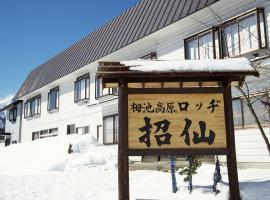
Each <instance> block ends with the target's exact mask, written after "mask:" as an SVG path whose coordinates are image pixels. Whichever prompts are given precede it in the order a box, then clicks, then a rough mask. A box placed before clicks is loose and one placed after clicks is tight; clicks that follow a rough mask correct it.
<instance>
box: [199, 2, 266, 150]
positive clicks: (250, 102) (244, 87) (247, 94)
mask: <svg viewBox="0 0 270 200" xmlns="http://www.w3.org/2000/svg"><path fill="white" fill-rule="evenodd" d="M208 9H209V11H210V13H211V15H212V16H213V17H214V18H215V20H216V21H217V23H218V24H219V29H220V30H221V31H220V32H221V33H222V35H221V36H222V37H221V38H223V41H222V42H224V47H225V51H226V56H227V57H231V55H230V51H229V49H230V48H232V46H229V42H228V40H227V37H226V35H225V32H224V26H223V24H224V20H223V19H222V17H221V16H220V14H218V13H217V12H215V11H214V10H213V9H212V8H211V7H208ZM203 25H205V23H203ZM257 25H258V24H257ZM240 28H242V29H245V31H249V30H247V29H246V27H240ZM249 34H251V35H252V36H253V37H254V38H256V39H258V38H257V36H256V35H255V34H254V33H251V32H249ZM245 42H246V41H244V40H243V41H239V44H241V43H242V44H243V43H245ZM231 45H235V44H231ZM237 45H238V44H237ZM265 45H266V44H265ZM267 57H270V50H269V49H267V48H266V49H265V56H264V58H267ZM269 64H270V58H269ZM253 67H254V68H256V69H257V70H259V71H263V75H264V77H263V78H262V79H261V80H259V81H257V83H259V82H261V83H263V82H265V81H267V80H269V79H270V68H269V67H267V65H263V59H261V60H260V59H259V61H256V62H254V63H253ZM254 85H256V84H254ZM235 87H236V89H237V90H238V91H239V92H240V93H241V95H242V96H243V97H244V99H245V103H246V105H247V106H248V108H249V110H250V112H251V114H252V116H253V117H254V120H255V123H256V125H257V126H258V129H259V131H260V133H261V135H262V137H263V139H264V142H265V144H266V146H267V149H268V153H269V155H270V143H269V139H268V138H267V135H266V133H265V130H264V129H263V126H262V123H261V122H260V120H259V117H258V115H257V113H256V112H255V109H254V103H255V102H256V101H260V102H261V103H262V104H263V105H264V106H265V109H266V110H267V111H268V113H269V111H270V103H269V88H267V87H265V88H259V87H258V88H257V90H256V91H257V92H258V93H260V94H264V95H260V96H255V98H254V96H253V95H252V92H251V91H254V90H251V89H250V84H248V82H246V81H244V82H243V83H241V84H239V85H237V86H235ZM268 87H269V85H268ZM252 97H253V98H252ZM254 99H255V100H254ZM268 117H269V116H268ZM268 120H269V119H268Z"/></svg>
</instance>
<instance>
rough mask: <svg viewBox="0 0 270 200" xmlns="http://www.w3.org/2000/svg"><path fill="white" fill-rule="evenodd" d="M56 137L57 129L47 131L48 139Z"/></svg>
mask: <svg viewBox="0 0 270 200" xmlns="http://www.w3.org/2000/svg"><path fill="white" fill-rule="evenodd" d="M57 135H58V128H51V129H49V135H48V137H55V136H57Z"/></svg>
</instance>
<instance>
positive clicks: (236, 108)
mask: <svg viewBox="0 0 270 200" xmlns="http://www.w3.org/2000/svg"><path fill="white" fill-rule="evenodd" d="M232 108H233V123H234V126H243V116H242V112H243V107H242V99H240V98H239V99H235V100H233V101H232Z"/></svg>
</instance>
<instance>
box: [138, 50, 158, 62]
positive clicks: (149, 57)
mask: <svg viewBox="0 0 270 200" xmlns="http://www.w3.org/2000/svg"><path fill="white" fill-rule="evenodd" d="M140 59H144V60H154V59H157V53H156V52H151V53H149V54H146V55H144V56H142V57H140Z"/></svg>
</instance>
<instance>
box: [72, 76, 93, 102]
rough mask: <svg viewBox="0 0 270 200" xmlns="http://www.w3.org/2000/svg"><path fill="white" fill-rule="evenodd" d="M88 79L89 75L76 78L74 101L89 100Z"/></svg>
mask: <svg viewBox="0 0 270 200" xmlns="http://www.w3.org/2000/svg"><path fill="white" fill-rule="evenodd" d="M89 84H90V77H89V74H86V75H84V76H81V77H79V78H77V81H76V82H75V91H74V101H75V102H79V101H82V100H87V99H89V96H90V95H89V94H90V85H89Z"/></svg>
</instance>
